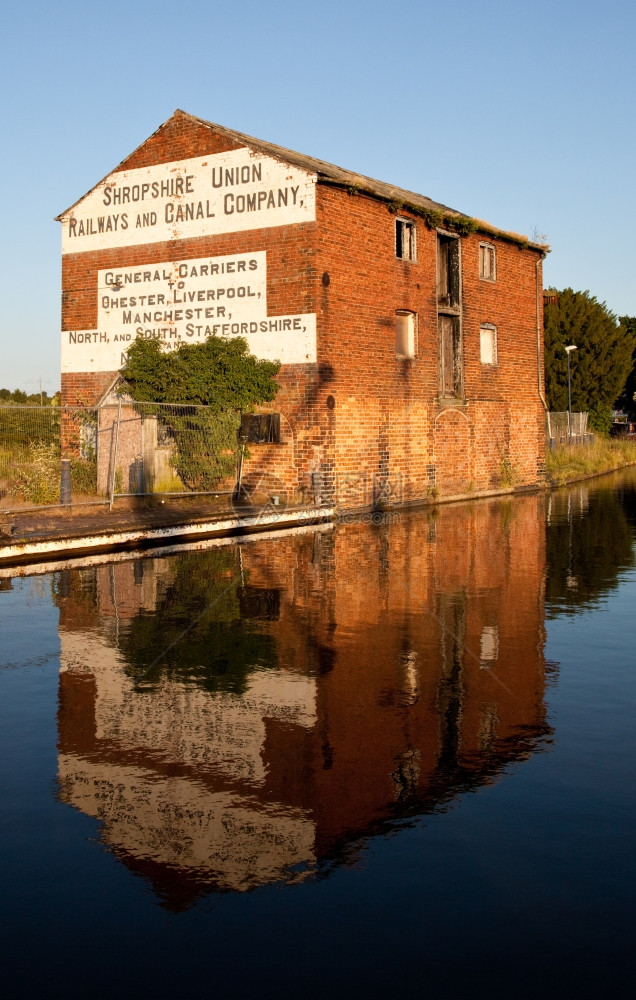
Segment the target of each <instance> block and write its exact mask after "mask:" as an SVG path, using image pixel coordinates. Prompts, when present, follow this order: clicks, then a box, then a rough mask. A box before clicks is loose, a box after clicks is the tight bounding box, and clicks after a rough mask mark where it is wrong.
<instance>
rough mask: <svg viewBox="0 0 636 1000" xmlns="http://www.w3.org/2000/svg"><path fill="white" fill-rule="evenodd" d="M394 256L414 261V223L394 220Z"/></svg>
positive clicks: (405, 220) (406, 220)
mask: <svg viewBox="0 0 636 1000" xmlns="http://www.w3.org/2000/svg"><path fill="white" fill-rule="evenodd" d="M395 256H396V257H399V258H400V259H401V260H415V223H414V222H410V221H409V220H408V219H396V220H395Z"/></svg>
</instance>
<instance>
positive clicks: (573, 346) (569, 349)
mask: <svg viewBox="0 0 636 1000" xmlns="http://www.w3.org/2000/svg"><path fill="white" fill-rule="evenodd" d="M576 349H577V347H576V344H569V346H568V347H566V348H565V353H566V354H567V356H568V439H569V442H570V445H571V444H572V386H571V382H570V354H571V353H572V351H576Z"/></svg>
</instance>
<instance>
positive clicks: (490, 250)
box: [479, 243, 497, 281]
mask: <svg viewBox="0 0 636 1000" xmlns="http://www.w3.org/2000/svg"><path fill="white" fill-rule="evenodd" d="M479 277H480V278H483V279H484V281H496V279H497V256H496V253H495V248H494V246H492V244H490V243H480V244H479Z"/></svg>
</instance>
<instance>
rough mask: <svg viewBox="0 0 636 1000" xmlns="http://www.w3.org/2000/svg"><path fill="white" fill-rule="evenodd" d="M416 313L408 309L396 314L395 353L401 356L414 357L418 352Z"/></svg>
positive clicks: (399, 310) (400, 310)
mask: <svg viewBox="0 0 636 1000" xmlns="http://www.w3.org/2000/svg"><path fill="white" fill-rule="evenodd" d="M416 334H417V329H416V315H415V313H413V312H408V311H407V310H406V309H398V311H397V312H396V314H395V353H396V354H397V356H398V357H399V358H414V357H415V356H416V353H417V343H416Z"/></svg>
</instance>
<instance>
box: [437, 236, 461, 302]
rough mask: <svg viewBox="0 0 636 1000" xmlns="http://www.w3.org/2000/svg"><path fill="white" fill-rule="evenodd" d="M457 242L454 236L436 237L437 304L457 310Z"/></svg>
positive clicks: (458, 281) (458, 286) (458, 282)
mask: <svg viewBox="0 0 636 1000" xmlns="http://www.w3.org/2000/svg"><path fill="white" fill-rule="evenodd" d="M459 291H460V280H459V240H458V239H457V237H456V236H444V235H443V234H441V233H440V234H439V236H438V237H437V302H438V305H440V306H450V307H451V308H452V309H458V308H459Z"/></svg>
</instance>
